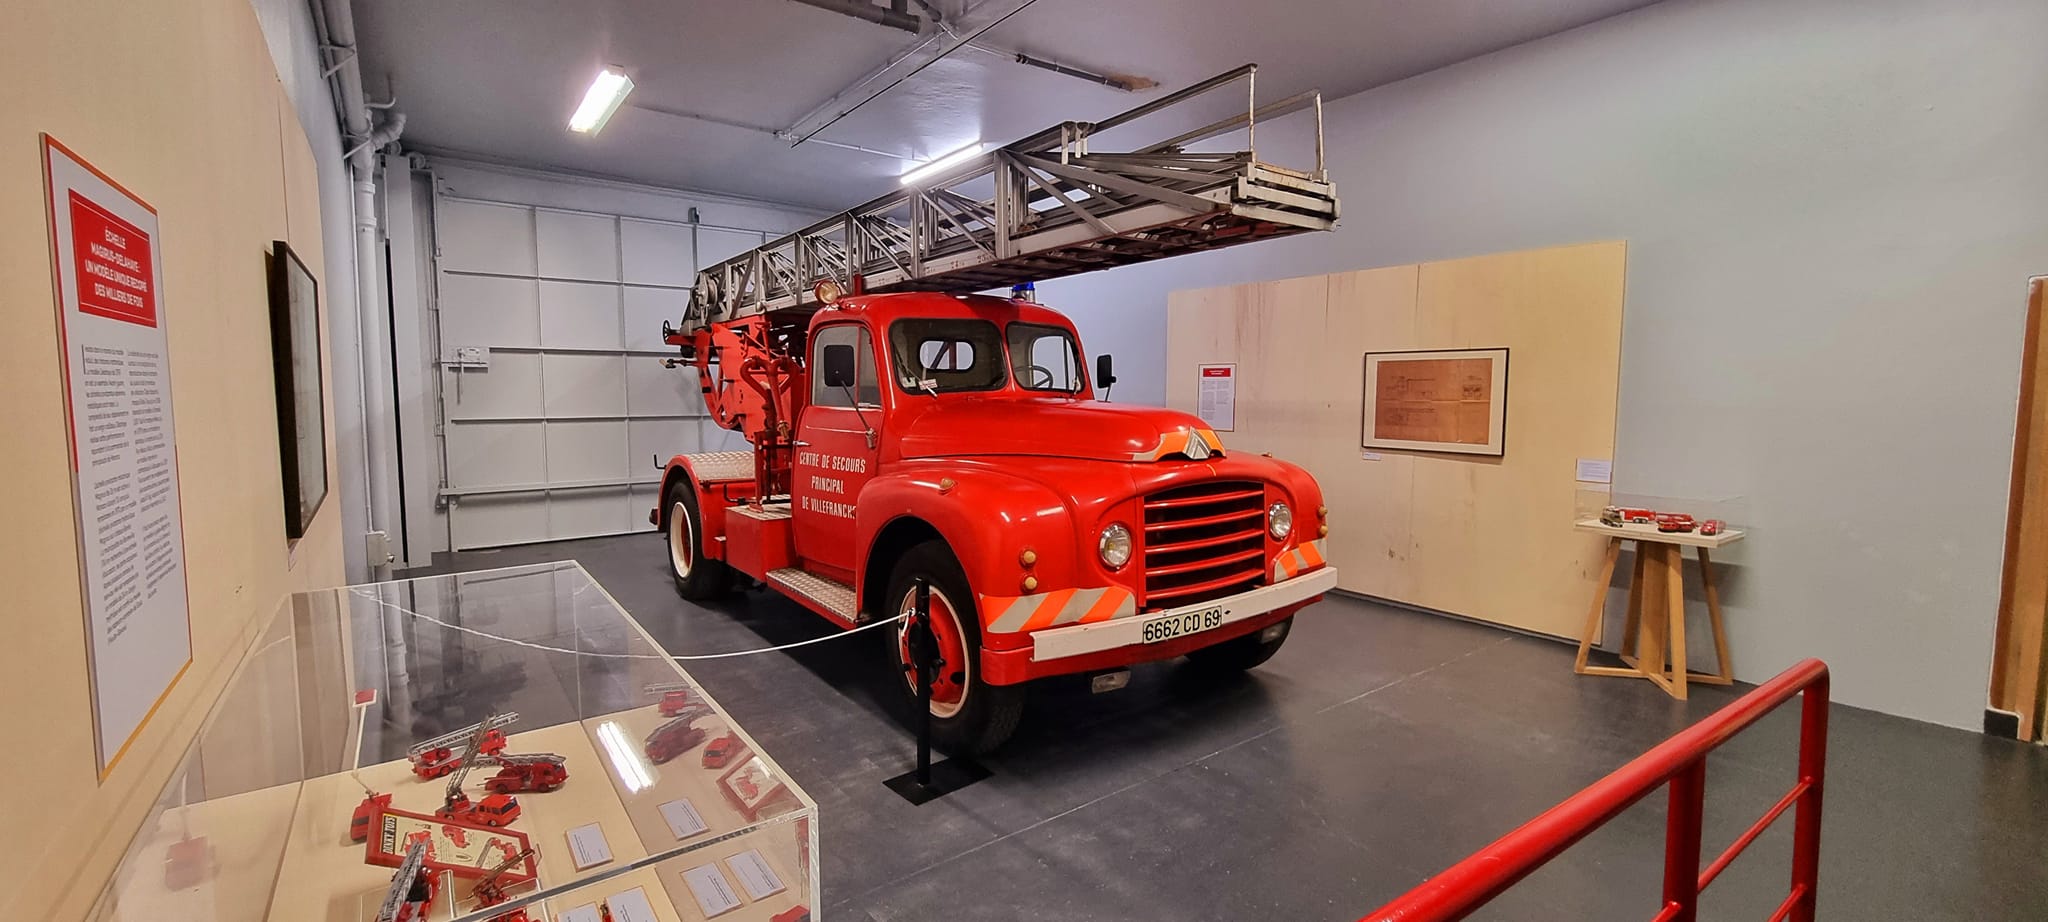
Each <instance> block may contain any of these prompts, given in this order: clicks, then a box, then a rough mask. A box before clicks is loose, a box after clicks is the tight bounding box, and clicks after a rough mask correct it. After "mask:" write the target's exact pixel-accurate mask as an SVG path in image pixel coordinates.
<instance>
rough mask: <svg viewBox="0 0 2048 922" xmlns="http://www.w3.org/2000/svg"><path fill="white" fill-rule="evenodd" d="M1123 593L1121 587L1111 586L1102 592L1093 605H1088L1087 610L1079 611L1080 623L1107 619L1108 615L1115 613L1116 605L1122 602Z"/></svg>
mask: <svg viewBox="0 0 2048 922" xmlns="http://www.w3.org/2000/svg"><path fill="white" fill-rule="evenodd" d="M1125 595H1126V593H1125V592H1124V591H1123V590H1122V589H1117V588H1115V587H1111V588H1110V589H1108V590H1107V591H1105V592H1103V593H1102V598H1099V599H1096V600H1095V604H1094V605H1091V606H1089V608H1088V610H1087V611H1085V612H1082V613H1081V621H1080V623H1082V624H1088V623H1091V622H1095V621H1108V620H1109V619H1110V616H1112V615H1115V614H1116V608H1117V606H1119V605H1122V604H1123V603H1124V597H1125Z"/></svg>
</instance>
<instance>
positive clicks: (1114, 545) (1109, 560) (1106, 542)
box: [1095, 522, 1131, 570]
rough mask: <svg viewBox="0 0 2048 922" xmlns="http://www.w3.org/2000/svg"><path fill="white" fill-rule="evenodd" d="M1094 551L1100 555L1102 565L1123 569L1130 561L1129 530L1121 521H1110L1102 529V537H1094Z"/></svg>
mask: <svg viewBox="0 0 2048 922" xmlns="http://www.w3.org/2000/svg"><path fill="white" fill-rule="evenodd" d="M1095 552H1096V553H1098V554H1101V555H1102V565H1103V566H1105V567H1108V568H1110V569H1112V570H1120V569H1123V565H1124V564H1127V563H1130V562H1131V530H1130V529H1128V528H1125V527H1124V526H1123V523H1121V522H1116V523H1112V524H1111V525H1110V526H1109V527H1108V528H1104V529H1103V530H1102V537H1101V538H1098V539H1096V542H1095Z"/></svg>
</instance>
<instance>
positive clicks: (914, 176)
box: [903, 139, 981, 186]
mask: <svg viewBox="0 0 2048 922" xmlns="http://www.w3.org/2000/svg"><path fill="white" fill-rule="evenodd" d="M980 154H981V141H980V140H979V139H976V140H974V141H970V142H968V144H967V146H966V147H962V148H960V149H958V150H955V151H951V152H948V153H944V154H940V155H938V156H937V157H933V158H932V159H930V160H927V161H925V162H923V163H920V164H918V165H917V166H914V167H911V168H910V170H909V171H908V172H906V173H904V174H903V184H904V185H906V186H908V185H911V184H913V183H919V182H923V181H924V180H926V179H929V178H931V177H933V176H937V175H938V174H940V173H943V172H945V171H947V170H949V169H952V168H953V167H956V166H959V165H960V164H963V163H966V162H967V161H969V160H972V159H974V158H975V157H977V156H980Z"/></svg>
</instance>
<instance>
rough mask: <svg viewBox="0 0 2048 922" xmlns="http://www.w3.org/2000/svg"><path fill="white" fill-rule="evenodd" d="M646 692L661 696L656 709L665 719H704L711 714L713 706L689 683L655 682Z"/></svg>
mask: <svg viewBox="0 0 2048 922" xmlns="http://www.w3.org/2000/svg"><path fill="white" fill-rule="evenodd" d="M645 691H646V692H647V693H648V694H650V695H660V696H661V701H660V702H659V703H658V704H656V705H655V709H656V710H658V711H660V712H661V716H663V717H702V716H704V715H706V714H709V713H711V705H710V704H709V703H708V702H706V701H705V700H704V698H703V697H702V696H701V695H699V694H697V690H696V688H694V687H693V686H691V685H690V683H688V682H655V683H652V684H649V685H648V686H647V687H646V689H645Z"/></svg>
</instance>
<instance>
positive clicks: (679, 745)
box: [643, 716, 709, 765]
mask: <svg viewBox="0 0 2048 922" xmlns="http://www.w3.org/2000/svg"><path fill="white" fill-rule="evenodd" d="M696 719H697V718H696V717H694V716H690V717H678V718H676V719H674V720H671V721H669V722H668V723H665V724H662V725H661V726H659V727H655V728H654V732H653V733H649V734H647V740H646V741H645V743H644V744H643V748H644V749H645V750H646V752H647V759H648V761H650V762H653V763H654V764H656V765H660V764H661V763H663V762H666V761H668V760H670V759H673V758H675V757H676V756H679V755H682V754H683V753H685V752H688V751H690V749H691V748H692V747H694V746H696V745H697V744H698V743H701V742H704V737H705V736H707V735H709V734H706V733H705V732H704V729H703V728H702V727H695V726H691V722H692V721H694V720H696Z"/></svg>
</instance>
